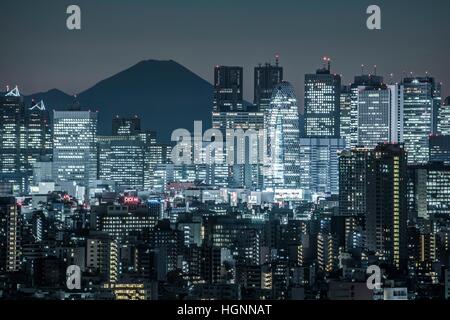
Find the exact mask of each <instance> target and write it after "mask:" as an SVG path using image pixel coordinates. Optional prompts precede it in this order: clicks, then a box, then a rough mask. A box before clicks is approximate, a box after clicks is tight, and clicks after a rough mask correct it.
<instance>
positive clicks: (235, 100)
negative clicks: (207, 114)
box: [213, 66, 244, 111]
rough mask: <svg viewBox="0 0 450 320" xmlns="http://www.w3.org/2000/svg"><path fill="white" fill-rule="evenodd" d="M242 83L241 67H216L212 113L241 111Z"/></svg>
mask: <svg viewBox="0 0 450 320" xmlns="http://www.w3.org/2000/svg"><path fill="white" fill-rule="evenodd" d="M242 82H243V69H242V67H228V66H216V67H215V68H214V101H213V111H242V110H243V107H244V106H243V88H242Z"/></svg>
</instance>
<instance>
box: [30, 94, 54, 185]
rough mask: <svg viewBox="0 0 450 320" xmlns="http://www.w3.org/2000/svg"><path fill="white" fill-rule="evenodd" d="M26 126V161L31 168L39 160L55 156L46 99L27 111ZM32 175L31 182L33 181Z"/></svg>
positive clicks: (34, 104) (48, 159) (47, 159)
mask: <svg viewBox="0 0 450 320" xmlns="http://www.w3.org/2000/svg"><path fill="white" fill-rule="evenodd" d="M25 127H26V132H27V141H26V151H25V154H26V163H27V167H28V170H31V168H33V167H34V166H35V164H36V163H37V162H40V161H50V160H51V159H52V156H53V147H52V134H51V127H50V115H49V112H48V110H46V108H45V104H44V101H42V100H41V101H40V102H38V103H34V102H33V104H32V106H31V108H29V109H28V110H27V111H26V119H25ZM31 178H32V177H31V176H30V178H29V183H31Z"/></svg>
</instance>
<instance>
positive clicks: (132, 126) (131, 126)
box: [112, 116, 141, 136]
mask: <svg viewBox="0 0 450 320" xmlns="http://www.w3.org/2000/svg"><path fill="white" fill-rule="evenodd" d="M140 132H141V119H139V118H138V117H137V116H134V117H133V118H121V117H119V116H116V117H115V118H114V119H113V120H112V134H113V135H128V136H132V135H136V134H139V133H140Z"/></svg>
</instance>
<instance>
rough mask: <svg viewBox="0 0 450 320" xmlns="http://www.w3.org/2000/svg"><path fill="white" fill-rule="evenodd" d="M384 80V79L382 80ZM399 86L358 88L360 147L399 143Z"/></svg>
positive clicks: (380, 85) (378, 85)
mask: <svg viewBox="0 0 450 320" xmlns="http://www.w3.org/2000/svg"><path fill="white" fill-rule="evenodd" d="M380 79H382V78H380ZM397 94H398V86H396V85H392V86H387V85H385V84H383V83H378V84H376V85H372V86H368V85H365V86H358V91H357V101H358V110H357V114H358V118H357V120H358V121H357V135H358V146H364V147H367V148H375V146H377V145H378V143H383V142H392V143H396V142H398V135H399V132H398V115H399V106H398V95H397Z"/></svg>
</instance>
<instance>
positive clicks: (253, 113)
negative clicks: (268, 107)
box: [212, 108, 264, 188]
mask: <svg viewBox="0 0 450 320" xmlns="http://www.w3.org/2000/svg"><path fill="white" fill-rule="evenodd" d="M252 109H256V108H247V110H246V111H241V112H213V113H212V122H213V123H212V127H213V128H214V129H219V130H220V131H221V132H222V136H223V137H224V138H225V139H236V140H237V139H239V140H240V141H235V146H234V157H235V159H234V160H235V161H234V165H232V167H231V168H230V169H231V171H232V175H231V179H230V184H231V186H233V187H242V186H245V187H247V188H262V179H261V172H260V169H261V168H260V165H259V164H258V163H250V161H249V160H250V159H249V155H250V149H251V148H253V150H258V149H257V148H258V141H252V139H246V135H245V132H247V130H254V132H259V130H261V129H263V128H264V113H263V112H260V111H257V110H252ZM228 129H231V130H239V129H241V130H243V131H244V134H243V135H242V137H235V136H233V137H231V136H229V134H228V135H227V130H228ZM238 143H240V144H241V145H244V148H243V150H240V151H241V154H238V148H237V145H238ZM250 143H253V144H256V145H254V146H250V145H249V144H250ZM238 157H240V161H237V160H238V159H237V158H238Z"/></svg>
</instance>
